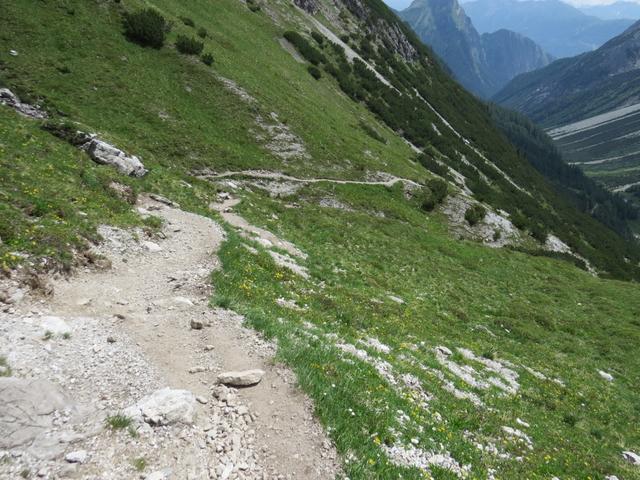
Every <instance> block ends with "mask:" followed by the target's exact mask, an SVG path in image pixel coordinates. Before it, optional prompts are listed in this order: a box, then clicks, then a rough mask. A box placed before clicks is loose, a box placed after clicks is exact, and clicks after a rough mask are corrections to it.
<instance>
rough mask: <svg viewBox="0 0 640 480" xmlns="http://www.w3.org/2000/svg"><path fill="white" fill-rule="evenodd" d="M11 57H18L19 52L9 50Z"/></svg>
mask: <svg viewBox="0 0 640 480" xmlns="http://www.w3.org/2000/svg"><path fill="white" fill-rule="evenodd" d="M9 55H11V56H12V57H17V56H18V52H16V51H15V50H9Z"/></svg>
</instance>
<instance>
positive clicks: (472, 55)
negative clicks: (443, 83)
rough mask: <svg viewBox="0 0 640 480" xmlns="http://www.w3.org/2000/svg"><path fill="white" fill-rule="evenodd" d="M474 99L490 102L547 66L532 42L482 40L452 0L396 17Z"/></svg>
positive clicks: (420, 5) (419, 1)
mask: <svg viewBox="0 0 640 480" xmlns="http://www.w3.org/2000/svg"><path fill="white" fill-rule="evenodd" d="M398 15H399V16H400V17H401V18H402V19H403V20H405V21H406V22H407V23H408V24H409V25H410V26H411V27H412V28H413V29H414V31H415V32H416V33H417V34H418V36H419V37H420V38H421V40H422V41H423V42H425V43H427V44H428V45H430V46H431V47H432V48H433V49H434V51H435V52H436V53H437V54H438V55H439V56H440V57H441V58H442V59H443V60H444V62H445V63H446V64H447V66H448V67H449V68H450V69H451V71H452V72H453V74H454V75H455V77H456V79H457V80H458V81H459V82H460V83H461V84H462V85H463V86H465V87H466V88H467V89H469V90H471V91H473V92H474V93H476V94H478V95H480V96H483V97H488V96H491V95H492V94H493V93H495V92H497V91H498V90H499V89H500V88H501V87H502V86H504V85H505V84H506V83H507V82H508V81H509V80H511V79H512V78H513V77H515V76H516V75H518V74H520V73H523V72H528V71H531V70H535V69H538V68H541V67H543V66H545V65H548V64H549V63H550V62H551V60H552V57H551V56H549V55H548V54H547V53H545V52H544V51H543V50H542V49H541V48H540V47H539V46H538V45H536V43H535V42H533V41H532V40H530V39H529V38H526V37H524V36H522V35H520V34H518V33H515V32H512V31H508V30H505V29H501V30H498V31H496V32H493V33H485V34H483V35H480V34H479V33H478V31H477V30H476V29H475V27H474V25H473V24H472V22H471V20H470V19H469V17H468V16H467V15H466V14H465V12H464V10H463V8H462V7H461V6H460V4H458V2H457V1H456V0H415V1H414V2H413V3H412V4H411V5H410V6H409V8H407V9H406V10H403V11H401V12H398Z"/></svg>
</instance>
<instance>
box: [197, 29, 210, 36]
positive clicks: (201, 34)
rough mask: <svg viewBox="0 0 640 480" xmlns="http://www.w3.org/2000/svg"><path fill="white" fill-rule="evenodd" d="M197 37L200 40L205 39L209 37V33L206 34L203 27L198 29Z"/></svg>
mask: <svg viewBox="0 0 640 480" xmlns="http://www.w3.org/2000/svg"><path fill="white" fill-rule="evenodd" d="M198 36H199V37H200V38H207V37H208V36H209V32H207V29H206V28H204V27H200V28H199V29H198Z"/></svg>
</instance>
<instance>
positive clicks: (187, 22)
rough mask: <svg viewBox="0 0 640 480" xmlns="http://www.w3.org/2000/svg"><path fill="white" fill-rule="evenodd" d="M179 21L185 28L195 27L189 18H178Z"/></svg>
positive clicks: (194, 23)
mask: <svg viewBox="0 0 640 480" xmlns="http://www.w3.org/2000/svg"><path fill="white" fill-rule="evenodd" d="M179 18H180V20H182V23H184V24H185V25H186V26H187V27H195V26H196V22H194V21H193V19H191V18H189V17H179Z"/></svg>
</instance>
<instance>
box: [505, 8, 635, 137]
mask: <svg viewBox="0 0 640 480" xmlns="http://www.w3.org/2000/svg"><path fill="white" fill-rule="evenodd" d="M639 71H640V21H639V22H636V23H635V24H633V25H632V26H631V27H630V28H629V29H627V30H626V31H625V32H624V33H623V34H621V35H619V36H617V37H615V38H613V39H611V40H610V41H608V42H607V43H605V44H604V45H603V46H602V47H600V48H599V49H597V50H595V51H594V52H589V53H585V54H582V55H580V56H577V57H574V58H565V59H561V60H558V61H556V62H553V63H552V64H551V65H549V66H547V67H545V68H543V69H541V70H538V71H535V72H530V73H526V74H523V75H520V76H518V77H516V78H515V79H513V80H512V81H511V82H510V83H509V84H508V85H507V86H506V87H505V88H504V89H503V90H502V91H500V92H499V93H498V94H497V95H495V96H494V100H495V101H496V102H498V103H500V104H502V105H504V106H507V107H510V108H514V109H515V110H518V111H521V112H523V113H525V114H526V115H528V116H529V117H530V118H532V119H533V120H534V121H537V122H540V123H542V124H543V125H546V126H554V125H562V124H564V123H569V122H575V121H577V120H580V119H582V118H586V117H590V116H593V115H598V114H600V113H604V112H607V111H609V110H613V109H616V108H619V107H621V106H624V105H630V104H633V103H637V102H639V101H640V76H639V75H638V72H639Z"/></svg>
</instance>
